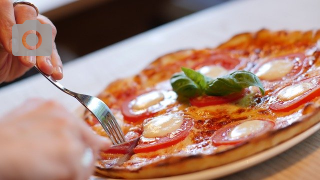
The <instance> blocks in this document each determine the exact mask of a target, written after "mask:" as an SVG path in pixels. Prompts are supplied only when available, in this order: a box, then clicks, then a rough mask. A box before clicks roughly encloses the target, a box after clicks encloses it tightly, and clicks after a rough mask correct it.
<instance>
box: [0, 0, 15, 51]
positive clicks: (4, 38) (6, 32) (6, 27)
mask: <svg viewBox="0 0 320 180" xmlns="http://www.w3.org/2000/svg"><path fill="white" fill-rule="evenodd" d="M0 7H1V11H0V17H1V20H0V27H1V28H0V43H1V44H2V45H3V46H4V48H5V50H6V51H7V52H8V53H10V54H11V53H12V47H11V39H12V26H13V25H14V24H15V19H14V11H13V5H12V2H11V1H10V0H1V1H0Z"/></svg>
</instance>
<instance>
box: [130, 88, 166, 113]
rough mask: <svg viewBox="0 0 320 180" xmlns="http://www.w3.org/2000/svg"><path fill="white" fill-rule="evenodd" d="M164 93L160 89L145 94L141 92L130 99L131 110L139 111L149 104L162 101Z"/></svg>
mask: <svg viewBox="0 0 320 180" xmlns="http://www.w3.org/2000/svg"><path fill="white" fill-rule="evenodd" d="M163 99H164V95H163V93H162V92H161V91H151V92H149V93H146V94H142V95H140V96H138V97H136V98H135V99H134V100H132V101H131V103H132V110H134V111H141V110H145V109H147V108H148V107H150V106H153V105H156V104H158V103H159V102H160V101H163Z"/></svg>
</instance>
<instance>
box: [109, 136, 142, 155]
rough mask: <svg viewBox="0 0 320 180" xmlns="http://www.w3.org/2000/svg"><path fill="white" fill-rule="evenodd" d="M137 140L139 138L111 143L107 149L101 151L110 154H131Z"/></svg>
mask: <svg viewBox="0 0 320 180" xmlns="http://www.w3.org/2000/svg"><path fill="white" fill-rule="evenodd" d="M138 141H139V138H135V139H131V140H129V141H127V142H125V143H122V144H117V145H113V146H111V147H110V148H109V149H108V150H106V151H103V152H104V153H110V154H131V153H132V150H133V148H134V147H135V146H136V145H137V143H138Z"/></svg>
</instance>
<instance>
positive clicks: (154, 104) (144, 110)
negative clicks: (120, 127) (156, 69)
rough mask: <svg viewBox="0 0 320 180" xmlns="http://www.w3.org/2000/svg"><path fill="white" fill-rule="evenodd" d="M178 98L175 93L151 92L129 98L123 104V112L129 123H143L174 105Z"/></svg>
mask: <svg viewBox="0 0 320 180" xmlns="http://www.w3.org/2000/svg"><path fill="white" fill-rule="evenodd" d="M176 98H177V95H176V93H174V92H173V91H160V90H154V91H150V92H147V93H145V94H141V95H138V96H133V97H130V98H128V99H127V100H126V101H125V102H123V104H122V106H121V112H122V114H123V116H124V119H125V120H127V121H131V122H138V121H142V120H144V119H146V118H149V117H151V116H153V115H154V114H155V113H157V112H159V111H160V110H162V109H164V108H165V107H167V106H168V105H170V104H172V103H174V102H175V101H176Z"/></svg>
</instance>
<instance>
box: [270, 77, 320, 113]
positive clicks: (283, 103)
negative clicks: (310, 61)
mask: <svg viewBox="0 0 320 180" xmlns="http://www.w3.org/2000/svg"><path fill="white" fill-rule="evenodd" d="M285 93H287V94H285ZM288 93H289V95H290V94H291V97H292V99H289V98H288V99H283V98H281V96H283V95H284V96H285V97H286V96H288ZM295 93H296V94H295ZM273 96H275V97H276V100H275V102H272V104H271V105H270V109H271V110H273V111H290V110H292V109H295V108H297V107H299V106H300V105H302V104H305V103H307V102H310V101H311V100H313V99H314V98H315V97H317V96H320V76H316V77H312V78H308V79H305V80H302V81H299V82H295V83H292V84H290V85H288V86H285V87H283V88H281V89H280V90H278V91H276V92H275V93H274V95H273Z"/></svg>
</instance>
